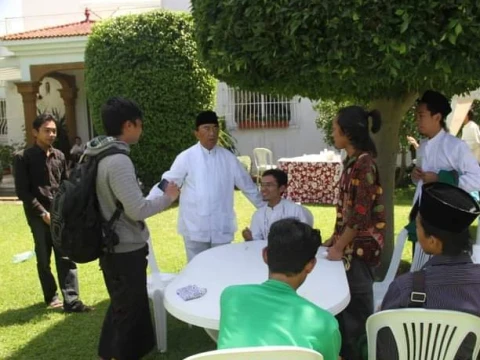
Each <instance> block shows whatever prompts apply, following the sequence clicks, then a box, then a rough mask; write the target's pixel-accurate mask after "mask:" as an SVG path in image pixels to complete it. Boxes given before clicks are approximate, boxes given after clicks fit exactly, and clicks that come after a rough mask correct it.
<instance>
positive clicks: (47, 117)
mask: <svg viewBox="0 0 480 360" xmlns="http://www.w3.org/2000/svg"><path fill="white" fill-rule="evenodd" d="M49 121H54V122H55V125H57V118H56V117H55V115H53V114H52V113H48V112H45V113H43V114H40V115H38V116H37V117H36V118H35V120H33V128H34V129H35V130H37V131H38V130H39V129H40V128H41V127H42V125H43V124H45V123H46V122H49Z"/></svg>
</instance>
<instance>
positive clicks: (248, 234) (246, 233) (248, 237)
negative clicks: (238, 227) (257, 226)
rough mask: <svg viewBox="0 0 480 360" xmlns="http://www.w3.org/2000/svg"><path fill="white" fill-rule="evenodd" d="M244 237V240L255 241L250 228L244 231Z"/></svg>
mask: <svg viewBox="0 0 480 360" xmlns="http://www.w3.org/2000/svg"><path fill="white" fill-rule="evenodd" d="M242 236H243V239H244V240H245V241H252V240H253V236H252V230H250V229H249V228H248V227H247V228H245V229H243V231H242Z"/></svg>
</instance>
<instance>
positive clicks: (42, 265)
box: [26, 215, 78, 308]
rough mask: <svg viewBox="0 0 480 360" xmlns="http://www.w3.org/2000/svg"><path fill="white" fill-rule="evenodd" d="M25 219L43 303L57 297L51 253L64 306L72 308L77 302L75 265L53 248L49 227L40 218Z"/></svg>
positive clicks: (29, 217)
mask: <svg viewBox="0 0 480 360" xmlns="http://www.w3.org/2000/svg"><path fill="white" fill-rule="evenodd" d="M26 217H27V222H28V225H29V226H30V230H31V231H32V235H33V240H34V242H35V254H36V257H37V272H38V278H39V279H40V284H41V286H42V291H43V297H44V300H45V302H46V303H47V304H49V303H50V302H51V301H52V300H54V299H56V298H57V297H58V293H57V284H56V283H55V278H54V277H53V274H52V270H51V268H50V258H51V257H52V251H53V254H54V256H55V264H56V266H57V278H58V283H59V285H60V289H61V291H62V295H63V303H64V306H65V307H66V308H67V307H71V306H73V305H74V304H75V302H76V301H78V279H77V265H76V264H75V263H74V262H73V261H71V260H70V259H68V258H66V257H62V256H61V255H60V254H59V252H58V251H57V250H56V249H55V248H54V247H53V244H52V235H51V233H50V227H49V226H48V225H47V224H45V222H44V221H43V220H42V218H40V217H39V216H33V215H27V216H26Z"/></svg>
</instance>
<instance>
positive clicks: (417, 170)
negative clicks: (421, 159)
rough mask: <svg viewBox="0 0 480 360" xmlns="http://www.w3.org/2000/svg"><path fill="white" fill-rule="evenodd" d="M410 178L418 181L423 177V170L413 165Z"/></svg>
mask: <svg viewBox="0 0 480 360" xmlns="http://www.w3.org/2000/svg"><path fill="white" fill-rule="evenodd" d="M412 179H413V180H415V181H419V180H420V179H423V171H422V169H420V168H419V167H416V166H415V167H414V168H413V171H412Z"/></svg>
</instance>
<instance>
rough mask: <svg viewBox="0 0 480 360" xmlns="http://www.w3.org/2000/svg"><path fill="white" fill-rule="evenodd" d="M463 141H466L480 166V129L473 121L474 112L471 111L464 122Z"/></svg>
mask: <svg viewBox="0 0 480 360" xmlns="http://www.w3.org/2000/svg"><path fill="white" fill-rule="evenodd" d="M462 140H463V141H465V142H466V143H467V145H468V147H469V148H470V151H471V152H472V153H473V156H475V159H477V163H479V164H480V127H479V126H478V125H477V124H476V123H475V121H473V111H472V110H469V111H468V114H467V116H465V120H464V122H463V129H462Z"/></svg>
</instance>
